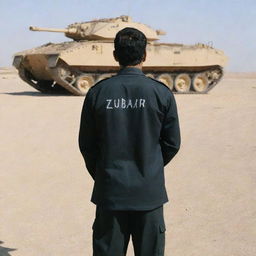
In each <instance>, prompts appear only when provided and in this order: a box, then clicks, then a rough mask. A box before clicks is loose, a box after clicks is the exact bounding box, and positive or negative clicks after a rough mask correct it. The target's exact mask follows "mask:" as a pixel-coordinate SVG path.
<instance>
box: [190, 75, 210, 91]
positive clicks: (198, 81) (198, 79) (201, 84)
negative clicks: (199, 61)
mask: <svg viewBox="0 0 256 256" xmlns="http://www.w3.org/2000/svg"><path fill="white" fill-rule="evenodd" d="M208 84H209V81H208V78H207V76H206V75H205V74H195V75H194V77H193V81H192V87H193V89H194V91H196V92H205V91H206V90H207V87H208Z"/></svg>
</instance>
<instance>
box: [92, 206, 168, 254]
mask: <svg viewBox="0 0 256 256" xmlns="http://www.w3.org/2000/svg"><path fill="white" fill-rule="evenodd" d="M130 237H131V238H132V243H133V248H134V253H135V256H163V255H164V247H165V223H164V216H163V206H161V207H159V208H156V209H153V210H150V211H109V210H104V209H102V208H100V207H98V206H97V208H96V218H95V220H94V223H93V256H125V255H126V251H127V247H128V243H129V240H130Z"/></svg>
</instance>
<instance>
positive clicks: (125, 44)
mask: <svg viewBox="0 0 256 256" xmlns="http://www.w3.org/2000/svg"><path fill="white" fill-rule="evenodd" d="M114 44H115V57H116V58H117V59H118V61H119V64H120V65H122V66H135V65H137V64H139V63H141V62H142V61H143V58H144V56H145V52H146V45H147V38H146V36H145V35H144V34H143V33H142V32H141V31H139V30H138V29H136V28H129V27H127V28H124V29H122V30H120V31H119V32H118V33H117V34H116V37H115V41H114Z"/></svg>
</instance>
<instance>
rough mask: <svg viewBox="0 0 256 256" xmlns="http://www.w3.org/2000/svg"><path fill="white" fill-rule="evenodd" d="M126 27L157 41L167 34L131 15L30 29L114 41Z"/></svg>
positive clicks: (80, 37) (78, 38)
mask: <svg viewBox="0 0 256 256" xmlns="http://www.w3.org/2000/svg"><path fill="white" fill-rule="evenodd" d="M125 27H133V28H137V29H139V30H141V31H143V32H144V34H145V36H146V37H147V39H148V41H156V40H158V39H159V35H164V34H165V32H164V31H162V30H155V29H152V28H151V27H149V26H147V25H145V24H142V23H138V22H133V21H132V19H131V17H129V16H120V17H117V18H111V19H98V20H93V21H87V22H79V23H73V24H70V25H69V26H68V27H67V28H66V29H54V28H39V27H33V26H31V27H29V29H30V30H32V31H46V32H57V33H58V32H59V33H65V35H66V37H69V38H72V39H73V40H75V41H81V40H109V41H113V40H114V38H115V35H116V33H117V32H118V31H119V30H121V29H123V28H125Z"/></svg>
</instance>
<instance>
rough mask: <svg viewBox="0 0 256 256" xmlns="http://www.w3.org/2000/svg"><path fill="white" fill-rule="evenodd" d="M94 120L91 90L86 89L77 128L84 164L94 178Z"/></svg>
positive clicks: (95, 150)
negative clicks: (78, 127)
mask: <svg viewBox="0 0 256 256" xmlns="http://www.w3.org/2000/svg"><path fill="white" fill-rule="evenodd" d="M95 132H96V131H95V121H94V117H93V105H92V94H91V90H89V91H88V93H87V95H86V97H85V100H84V104H83V109H82V113H81V121H80V130H79V139H78V140H79V148H80V151H81V153H82V155H83V158H84V161H85V165H86V168H87V170H88V171H89V173H90V175H91V176H92V178H93V179H94V178H95V172H96V156H97V144H96V143H97V142H96V133H95Z"/></svg>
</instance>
